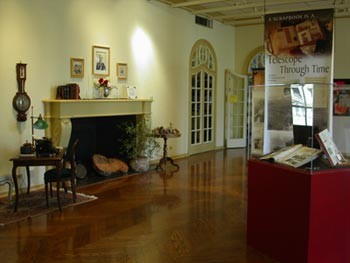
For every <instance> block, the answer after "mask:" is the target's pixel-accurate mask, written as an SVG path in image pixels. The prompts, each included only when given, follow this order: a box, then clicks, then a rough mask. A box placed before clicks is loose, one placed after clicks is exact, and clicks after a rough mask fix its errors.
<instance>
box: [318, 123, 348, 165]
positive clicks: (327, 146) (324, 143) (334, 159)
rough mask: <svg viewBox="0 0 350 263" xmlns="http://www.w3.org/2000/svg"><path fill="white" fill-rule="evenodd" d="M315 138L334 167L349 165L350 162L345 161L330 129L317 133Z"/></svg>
mask: <svg viewBox="0 0 350 263" xmlns="http://www.w3.org/2000/svg"><path fill="white" fill-rule="evenodd" d="M315 137H316V139H317V141H318V143H319V144H320V147H321V149H322V150H323V152H324V153H325V154H326V156H327V159H328V161H329V163H330V164H331V165H332V166H336V165H349V160H347V159H345V158H344V156H343V154H342V153H341V151H339V149H338V147H337V145H336V144H335V143H334V141H333V139H332V136H331V134H330V133H329V131H328V129H324V130H323V131H321V132H319V133H317V134H316V135H315Z"/></svg>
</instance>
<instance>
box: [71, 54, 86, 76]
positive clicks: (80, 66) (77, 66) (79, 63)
mask: <svg viewBox="0 0 350 263" xmlns="http://www.w3.org/2000/svg"><path fill="white" fill-rule="evenodd" d="M70 75H71V78H82V77H84V59H81V58H71V59H70Z"/></svg>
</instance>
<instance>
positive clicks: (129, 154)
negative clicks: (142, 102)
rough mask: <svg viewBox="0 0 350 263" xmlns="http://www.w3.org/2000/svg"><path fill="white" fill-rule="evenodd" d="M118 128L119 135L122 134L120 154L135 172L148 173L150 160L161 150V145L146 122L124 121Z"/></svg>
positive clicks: (138, 119) (119, 141)
mask: <svg viewBox="0 0 350 263" xmlns="http://www.w3.org/2000/svg"><path fill="white" fill-rule="evenodd" d="M117 128H118V130H119V132H118V134H121V136H120V137H119V138H118V144H119V153H120V154H121V155H122V156H123V158H124V159H125V160H126V161H128V162H129V165H130V167H131V168H132V169H133V170H134V171H136V172H146V171H148V169H149V159H150V158H152V157H153V155H154V153H155V152H157V151H158V150H159V148H160V144H159V142H158V141H157V138H156V137H154V135H153V133H152V130H151V128H150V126H149V125H148V124H147V122H146V120H145V119H144V118H137V120H136V122H133V121H124V122H122V123H120V124H118V125H117Z"/></svg>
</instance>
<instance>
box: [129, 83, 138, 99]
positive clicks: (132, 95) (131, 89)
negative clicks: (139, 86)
mask: <svg viewBox="0 0 350 263" xmlns="http://www.w3.org/2000/svg"><path fill="white" fill-rule="evenodd" d="M127 93H128V99H137V94H136V87H132V86H130V87H127Z"/></svg>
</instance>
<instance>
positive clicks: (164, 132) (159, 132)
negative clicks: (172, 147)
mask: <svg viewBox="0 0 350 263" xmlns="http://www.w3.org/2000/svg"><path fill="white" fill-rule="evenodd" d="M153 134H154V136H155V137H158V138H163V140H164V146H163V157H162V158H161V159H160V160H159V164H158V165H157V167H156V170H158V169H160V170H163V168H162V165H163V164H164V165H166V163H167V161H169V162H170V163H171V164H172V165H173V166H175V167H177V170H178V169H180V167H179V165H177V164H176V163H174V160H173V159H172V158H170V157H168V146H167V140H168V138H177V137H180V136H181V133H180V131H179V130H178V129H176V128H173V124H172V123H171V122H170V124H169V127H168V128H164V127H163V126H160V127H157V128H155V129H153Z"/></svg>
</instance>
